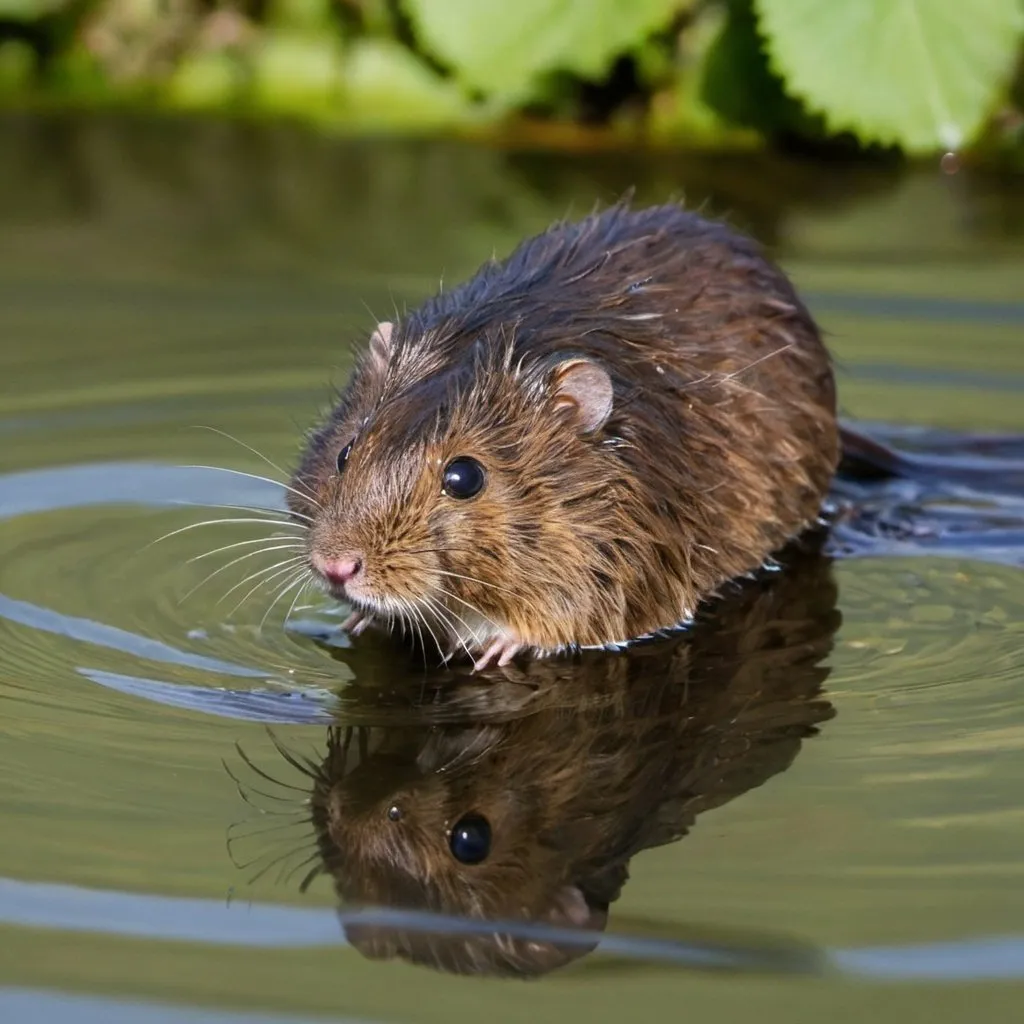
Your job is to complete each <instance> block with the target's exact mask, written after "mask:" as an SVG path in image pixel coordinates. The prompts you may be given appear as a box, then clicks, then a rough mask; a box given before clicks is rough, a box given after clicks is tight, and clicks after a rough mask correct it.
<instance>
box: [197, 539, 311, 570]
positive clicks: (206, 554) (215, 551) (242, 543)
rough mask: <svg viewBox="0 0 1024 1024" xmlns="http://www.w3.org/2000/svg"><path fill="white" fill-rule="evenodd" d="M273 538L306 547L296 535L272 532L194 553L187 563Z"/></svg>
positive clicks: (293, 545)
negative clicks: (267, 535) (290, 535)
mask: <svg viewBox="0 0 1024 1024" xmlns="http://www.w3.org/2000/svg"><path fill="white" fill-rule="evenodd" d="M272 540H289V541H294V543H293V544H292V547H294V548H295V549H296V550H298V549H300V548H302V547H305V545H304V544H303V542H302V541H300V540H298V538H296V537H289V536H288V534H287V533H272V534H270V536H269V537H254V538H252V539H251V540H239V541H235V543H234V544H224V545H223V546H221V547H219V548H214V549H213V550H212V551H204V552H203V553H202V554H201V555H193V556H192V557H191V558H190V559H188V561H186V562H185V564H186V565H191V564H192V563H193V562H198V561H200V559H203V558H210V557H211V556H212V555H219V554H220V553H221V552H222V551H230V550H231V549H232V548H245V547H251V546H252V545H253V544H267V543H269V542H270V541H272Z"/></svg>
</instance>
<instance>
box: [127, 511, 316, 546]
mask: <svg viewBox="0 0 1024 1024" xmlns="http://www.w3.org/2000/svg"><path fill="white" fill-rule="evenodd" d="M218 523H227V524H231V523H258V524H259V525H260V526H290V527H292V528H293V529H304V527H300V526H299V525H298V524H297V523H289V522H285V521H284V520H280V519H238V518H231V519H204V520H203V522H201V523H189V525H188V526H182V527H181V528H180V529H177V530H171V532H170V533H165V534H164V535H163V536H162V537H157V539H156V540H151V541H150V542H149V543H148V544H147V545H146V546H145V547H144V548H141V549H140V550H139V553H140V554H141V553H142V552H143V551H147V550H149V548H151V547H153V545H154V544H160V543H161V542H162V541H165V540H170V539H171V537H177V536H178V534H179V533H188V531H189V530H198V529H199V527H200V526H216V525H217V524H218Z"/></svg>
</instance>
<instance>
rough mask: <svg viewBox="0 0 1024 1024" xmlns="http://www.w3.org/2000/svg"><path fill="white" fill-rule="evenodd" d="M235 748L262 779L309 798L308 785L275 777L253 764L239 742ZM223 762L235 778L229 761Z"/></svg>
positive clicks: (304, 773) (233, 777)
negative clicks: (299, 784) (294, 784)
mask: <svg viewBox="0 0 1024 1024" xmlns="http://www.w3.org/2000/svg"><path fill="white" fill-rule="evenodd" d="M235 750H236V751H237V752H238V756H239V757H240V758H241V759H242V760H243V761H244V762H245V763H246V764H247V765H248V766H249V767H250V768H251V769H252V770H253V771H254V772H255V773H256V774H257V775H258V776H259V777H260V778H261V779H266V780H267V782H270V783H273V785H275V786H280V787H281V788H282V789H291V790H294V791H295V792H296V793H302V794H303V795H304V796H305V797H306V798H307V800H308V798H309V789H308V787H306V786H293V785H292V784H291V783H288V782H282V781H281V780H280V779H275V778H274V777H273V775H268V774H267V773H266V772H265V771H264V770H263V769H262V768H257V767H256V765H255V764H253V762H252V760H251V759H250V757H249V755H248V754H246V752H245V751H244V750H243V749H242V748H241V746H240V745H239V744H238V743H236V744H235ZM223 763H224V767H225V768H226V769H227V772H228V775H230V776H231V778H232V779H235V776H234V775H233V774H232V772H231V769H230V768H228V765H227V762H223ZM306 774H308V773H307V772H303V775H306ZM235 781H236V782H238V779H235ZM239 785H241V783H239Z"/></svg>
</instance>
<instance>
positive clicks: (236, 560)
mask: <svg viewBox="0 0 1024 1024" xmlns="http://www.w3.org/2000/svg"><path fill="white" fill-rule="evenodd" d="M294 550H295V545H294V544H276V545H274V546H273V547H269V548H260V549H259V550H258V551H247V552H246V553H245V554H244V555H239V556H238V557H237V558H232V559H231V561H230V562H227V563H225V564H224V565H222V566H220V568H218V569H214V570H213V572H211V573H210V574H209V575H208V576H206V577H204V578H203V579H202V580H200V581H199V582H198V583H197V584H196V585H195V586H194V587H192V589H191V590H189V591H188V592H187V593H186V594H185V596H184V597H182V598H181V600H180V601H179V602H178V604H181V603H183V602H184V601H187V600H188V599H189V598H190V597H191V596H192V595H193V594H194V593H195V592H196V591H197V590H198V589H199V588H200V587H202V586H204V585H205V584H207V583H209V582H210V580H212V579H213V578H214V577H215V576H219V575H220V574H221V573H222V572H224V570H225V569H230V568H231V566H233V565H237V564H238V563H239V562H244V561H245V560H246V559H247V558H255V557H256V556H257V555H262V554H264V553H265V552H270V551H294ZM303 558H305V555H303ZM278 564H280V563H278ZM272 568H273V567H272Z"/></svg>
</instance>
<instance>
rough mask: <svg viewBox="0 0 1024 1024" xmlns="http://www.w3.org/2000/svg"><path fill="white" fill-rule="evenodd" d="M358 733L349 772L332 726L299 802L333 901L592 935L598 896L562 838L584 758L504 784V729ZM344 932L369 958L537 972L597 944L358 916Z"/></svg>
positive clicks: (510, 756)
mask: <svg viewBox="0 0 1024 1024" xmlns="http://www.w3.org/2000/svg"><path fill="white" fill-rule="evenodd" d="M512 728H513V731H514V729H515V727H514V726H513V727H512ZM368 733H369V734H368V735H366V736H365V739H366V741H367V743H368V745H369V746H371V747H373V746H374V745H375V744H377V749H371V750H370V751H369V752H368V754H366V755H365V756H364V757H360V759H359V760H358V762H357V763H356V764H354V765H351V764H349V765H348V766H347V767H345V766H343V761H344V760H345V759H346V757H347V754H348V750H347V742H346V739H345V736H344V733H342V732H340V731H336V732H334V733H332V735H331V739H330V741H329V747H328V756H327V759H326V760H325V764H324V767H323V769H322V772H321V775H320V779H319V781H318V784H317V786H316V788H315V789H314V792H313V794H312V799H311V801H310V803H311V808H312V822H313V826H314V830H315V833H316V837H317V843H318V846H319V848H320V853H321V855H322V857H323V863H324V867H325V868H326V870H327V871H328V872H329V873H330V874H331V876H332V877H333V880H334V884H335V889H336V892H337V894H338V896H339V897H340V899H341V901H342V904H343V905H345V904H356V905H369V906H378V907H381V906H382V907H391V908H404V909H410V910H427V911H432V912H434V913H441V914H446V915H455V916H458V917H462V918H468V919H475V920H505V921H508V920H514V921H525V922H538V923H541V924H544V923H547V924H553V925H556V926H560V927H573V928H582V929H586V930H590V931H595V932H597V931H601V930H603V928H604V927H605V924H606V922H607V909H608V908H607V905H597V906H592V905H591V903H590V902H589V900H588V898H587V896H585V895H584V892H583V891H582V889H581V888H580V887H579V886H578V885H577V884H576V881H575V878H574V876H573V871H574V869H575V868H576V865H575V863H574V859H573V858H574V855H577V854H578V853H579V851H577V850H574V849H573V846H572V842H571V841H568V842H567V837H566V836H565V835H563V832H567V831H568V832H569V834H570V835H573V834H574V833H572V832H571V831H570V829H571V826H572V824H573V823H572V820H571V817H570V816H569V812H568V810H567V809H566V804H571V802H572V800H573V797H574V794H575V793H576V791H577V789H578V788H579V782H580V781H581V779H582V778H583V777H585V773H586V767H585V766H586V759H585V758H581V757H576V758H575V763H574V764H572V765H570V766H569V768H566V767H565V766H563V772H562V773H561V774H560V775H557V776H556V777H555V778H553V779H552V778H546V777H544V774H543V771H541V772H540V773H539V774H538V775H537V776H535V777H534V778H533V779H531V780H529V781H527V782H523V781H522V774H523V773H522V772H521V771H520V772H518V775H519V781H518V782H516V783H513V782H512V780H511V779H510V775H509V771H510V767H511V763H512V762H515V763H516V764H518V760H519V759H518V755H517V753H516V752H515V751H514V750H510V749H508V745H507V743H506V740H507V736H506V730H503V729H502V728H501V727H488V726H485V725H481V726H467V727H448V728H439V729H436V730H430V729H427V730H424V729H422V728H416V727H413V728H408V729H380V730H376V729H371V730H368ZM565 747H566V744H565V743H564V742H563V743H562V744H560V750H559V752H561V753H563V757H564V750H565ZM569 769H574V772H573V771H570V770H569ZM346 931H347V934H348V937H349V939H350V941H352V942H353V944H354V945H356V946H357V947H358V948H359V949H361V950H362V951H363V952H364V953H366V954H367V955H370V956H374V957H380V958H390V957H393V956H401V957H404V958H406V959H411V960H413V961H417V962H425V963H432V964H433V965H434V966H439V967H443V968H446V969H448V970H457V971H470V972H474V973H475V972H478V971H483V972H492V971H499V972H501V973H506V972H512V973H525V974H533V973H538V972H543V971H547V970H551V969H552V968H554V967H557V966H560V965H561V964H564V963H566V962H567V961H568V960H570V959H573V958H574V957H576V956H580V955H583V954H584V953H586V952H588V951H589V950H590V949H592V948H593V946H594V945H596V944H597V938H596V936H595V939H594V941H593V943H592V944H588V943H585V944H583V945H581V946H577V947H572V946H570V947H563V946H560V945H558V944H553V943H552V942H551V941H549V940H547V939H538V940H531V939H526V938H522V939H520V938H516V939H513V938H511V937H504V938H502V937H499V936H494V935H492V934H488V933H483V934H481V935H477V936H472V935H468V936H460V935H458V934H456V935H448V936H446V937H438V936H434V937H431V936H430V935H429V934H427V935H419V936H417V935H416V934H415V933H403V932H401V931H400V930H396V929H395V928H394V927H393V926H391V927H373V926H371V925H369V924H363V923H358V924H355V925H352V926H349V927H348V928H347V929H346ZM441 931H442V932H443V929H441Z"/></svg>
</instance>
